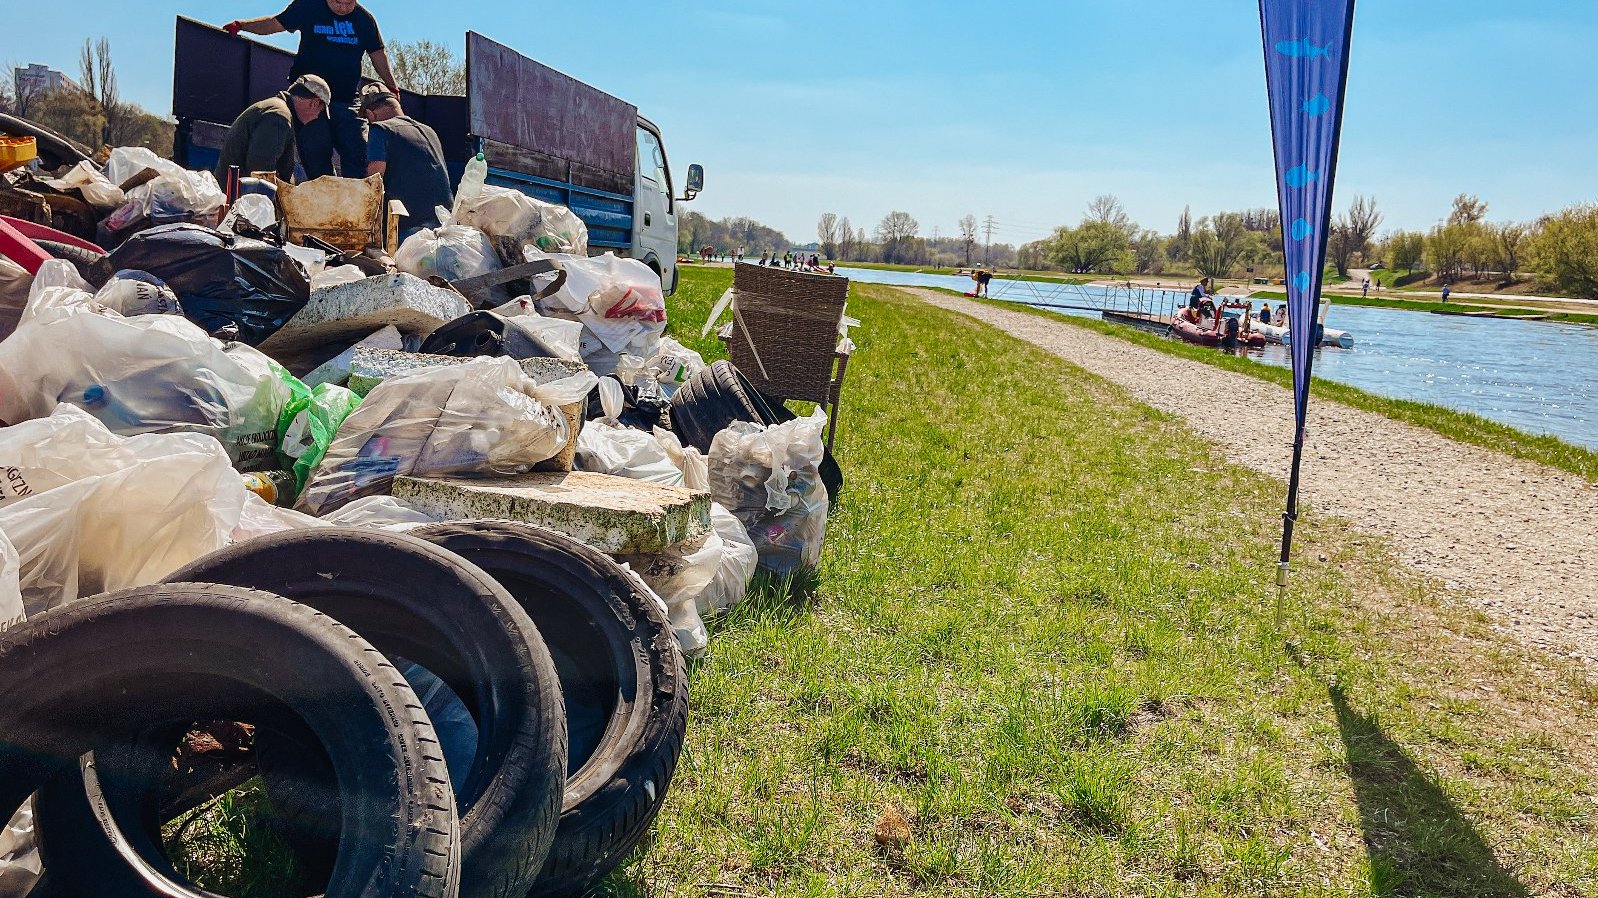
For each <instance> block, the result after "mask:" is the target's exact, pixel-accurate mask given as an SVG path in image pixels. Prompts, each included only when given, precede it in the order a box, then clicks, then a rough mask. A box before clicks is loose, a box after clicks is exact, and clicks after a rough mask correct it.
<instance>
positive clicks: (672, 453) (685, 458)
mask: <svg viewBox="0 0 1598 898" xmlns="http://www.w3.org/2000/svg"><path fill="white" fill-rule="evenodd" d="M655 442H657V443H659V444H660V448H661V449H663V450H665V452H666V457H667V458H669V459H671V463H672V464H674V465H676V466H677V470H679V471H681V472H682V485H683V486H686V487H688V488H689V489H691V490H704V491H705V492H709V491H710V467H709V465H707V464H706V463H705V456H704V454H703V453H701V452H700V451H699V450H698V449H695V448H694V447H692V446H684V445H683V444H682V440H680V439H678V437H677V435H676V434H675V433H672V432H671V431H669V430H663V429H661V428H659V427H657V428H655Z"/></svg>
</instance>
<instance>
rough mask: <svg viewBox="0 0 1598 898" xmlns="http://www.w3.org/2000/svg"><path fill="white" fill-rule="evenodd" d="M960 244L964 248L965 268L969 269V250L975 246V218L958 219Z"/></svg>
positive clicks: (971, 216) (970, 216)
mask: <svg viewBox="0 0 1598 898" xmlns="http://www.w3.org/2000/svg"><path fill="white" fill-rule="evenodd" d="M960 242H961V243H962V244H963V245H964V246H965V267H967V268H970V267H971V250H973V249H975V248H976V245H977V217H976V216H975V215H967V216H966V217H964V218H962V219H960Z"/></svg>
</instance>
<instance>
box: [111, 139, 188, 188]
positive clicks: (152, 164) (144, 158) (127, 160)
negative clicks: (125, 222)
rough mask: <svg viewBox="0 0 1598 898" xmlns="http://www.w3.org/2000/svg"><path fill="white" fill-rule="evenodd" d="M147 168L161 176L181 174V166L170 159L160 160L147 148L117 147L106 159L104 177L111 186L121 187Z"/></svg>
mask: <svg viewBox="0 0 1598 898" xmlns="http://www.w3.org/2000/svg"><path fill="white" fill-rule="evenodd" d="M147 168H150V169H154V170H155V171H156V172H157V174H161V175H176V174H181V173H182V172H183V166H181V165H178V164H177V163H176V162H173V161H172V160H170V159H162V158H161V157H160V156H157V155H156V154H155V151H154V150H152V149H150V148H149V147H117V148H116V149H114V150H112V151H111V154H110V155H109V156H107V157H106V160H105V177H106V180H108V181H110V182H111V183H112V184H115V185H117V186H118V187H121V186H123V185H125V184H127V183H128V181H129V180H130V179H131V178H133V176H134V175H137V174H140V173H141V172H143V171H144V170H145V169H147Z"/></svg>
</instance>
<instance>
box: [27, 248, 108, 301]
mask: <svg viewBox="0 0 1598 898" xmlns="http://www.w3.org/2000/svg"><path fill="white" fill-rule="evenodd" d="M33 243H34V245H35V246H37V247H39V248H40V249H42V250H44V251H45V252H47V253H49V254H50V257H51V258H53V259H61V260H64V261H67V262H71V263H72V267H73V268H76V269H77V270H78V275H79V276H80V277H82V278H83V279H84V280H85V281H88V282H89V286H91V287H93V288H95V289H96V290H98V289H100V288H101V287H104V286H105V282H106V281H108V280H110V279H111V275H112V271H111V266H110V264H109V263H107V262H106V261H105V253H95V252H91V251H90V250H86V249H84V248H83V247H81V246H73V245H72V244H70V243H58V242H56V241H54V240H35V241H33Z"/></svg>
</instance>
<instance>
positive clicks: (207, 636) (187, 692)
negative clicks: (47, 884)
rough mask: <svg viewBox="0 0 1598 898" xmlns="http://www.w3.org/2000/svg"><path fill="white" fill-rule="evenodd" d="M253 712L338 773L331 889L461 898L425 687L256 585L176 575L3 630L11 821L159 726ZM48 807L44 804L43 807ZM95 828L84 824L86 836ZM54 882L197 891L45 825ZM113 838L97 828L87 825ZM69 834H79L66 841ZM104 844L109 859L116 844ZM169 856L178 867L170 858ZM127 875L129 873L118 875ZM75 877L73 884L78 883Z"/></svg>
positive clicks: (4, 765)
mask: <svg viewBox="0 0 1598 898" xmlns="http://www.w3.org/2000/svg"><path fill="white" fill-rule="evenodd" d="M196 719H199V720H208V719H223V720H246V721H260V722H263V723H273V724H276V725H282V726H286V727H291V728H298V729H300V730H302V731H303V732H305V733H308V734H309V736H310V738H312V739H313V740H314V741H315V743H316V744H317V745H318V746H319V747H320V749H321V750H322V751H323V753H324V754H325V756H326V757H327V758H328V759H329V763H330V765H331V766H332V767H333V768H334V770H335V771H336V775H337V781H338V783H339V784H340V786H339V793H338V798H339V803H340V807H341V809H342V812H343V815H342V820H341V822H342V826H341V828H340V834H339V841H338V864H337V866H336V867H335V873H334V876H333V879H332V881H331V882H330V883H329V884H328V888H327V890H326V891H327V894H329V895H351V896H355V895H359V896H363V898H384V896H390V895H404V896H428V898H454V896H455V895H456V892H457V887H458V877H459V873H460V830H459V827H458V823H457V820H456V817H455V803H454V797H453V796H452V795H451V794H450V789H449V779H448V773H447V772H446V770H445V767H444V759H443V756H442V755H441V754H440V753H439V751H438V744H437V740H436V739H435V738H434V737H433V728H432V725H431V724H430V723H429V722H428V720H427V717H426V715H425V714H422V713H420V704H419V703H418V702H417V698H416V693H415V692H414V691H412V690H411V688H410V687H409V686H408V685H406V683H405V680H404V679H403V678H402V677H400V676H399V674H398V673H397V672H396V671H395V669H394V667H393V665H391V664H389V663H388V661H387V660H385V659H384V658H383V656H382V655H381V654H380V653H379V652H378V651H377V650H376V649H375V648H373V647H372V646H371V644H369V643H368V642H366V641H365V640H364V639H362V638H361V637H360V636H358V635H356V634H355V633H354V632H353V631H351V630H350V629H348V628H347V627H345V626H343V625H342V624H339V623H337V622H336V621H334V620H333V619H332V618H329V617H328V616H326V615H324V614H321V613H319V612H317V611H315V610H313V609H311V608H309V607H307V606H304V605H300V604H298V603H295V602H290V601H287V600H285V599H283V598H281V597H279V596H275V595H271V594H268V593H263V592H259V591H256V590H250V589H241V588H238V587H231V586H215V585H209V584H194V583H178V584H161V585H156V586H145V587H138V588H134V589H127V590H122V591H120V592H115V593H109V594H106V595H101V596H96V597H93V598H89V599H85V600H83V601H81V602H77V603H74V604H72V605H68V606H65V607H63V608H59V609H56V610H54V611H49V612H46V613H44V614H42V615H39V616H38V617H36V618H33V619H31V620H29V621H27V622H25V623H22V624H19V625H18V626H16V627H14V628H12V629H11V630H9V631H7V632H6V633H5V634H4V636H0V732H3V733H5V738H4V739H3V740H0V816H3V817H6V818H9V817H10V816H11V815H12V813H14V812H15V811H16V809H17V808H18V807H19V806H20V805H21V804H22V802H23V801H24V800H25V799H26V798H27V796H28V795H29V794H30V793H31V792H33V791H34V790H36V789H39V788H40V787H41V786H43V785H45V784H46V782H48V781H49V780H50V779H52V778H53V777H57V776H59V775H61V774H67V773H71V774H76V773H77V771H78V769H79V768H78V763H79V762H78V759H79V757H80V756H81V755H83V754H84V753H86V752H90V751H93V750H95V749H97V748H104V747H107V746H110V745H115V744H118V743H122V742H126V741H130V740H134V739H136V738H137V737H138V735H139V734H140V733H141V732H143V731H145V730H146V729H147V728H149V727H150V726H151V725H152V724H168V723H172V722H175V721H191V720H196ZM38 807H39V811H40V814H41V818H40V820H41V822H42V819H43V818H42V815H43V813H44V811H45V806H44V802H43V801H41V802H39V806H38ZM79 832H81V831H79ZM38 833H39V845H40V851H41V855H43V856H44V857H46V858H48V857H57V858H65V859H66V860H63V861H58V862H57V863H55V864H53V865H51V867H50V870H49V872H48V873H47V877H48V878H50V879H51V880H53V881H55V882H56V883H57V884H61V883H60V880H61V878H62V877H64V876H66V877H73V878H77V879H84V880H88V882H87V885H89V886H90V887H91V888H90V889H88V890H81V891H77V892H76V894H84V895H89V894H96V893H102V894H103V893H104V887H103V886H102V885H100V884H99V883H97V882H95V880H103V879H117V880H121V881H122V885H123V887H122V888H120V889H116V890H115V891H114V894H117V895H121V896H129V895H133V896H143V895H148V896H156V895H162V896H170V895H174V894H184V890H183V887H181V886H178V885H177V884H176V883H174V882H173V881H172V880H171V878H170V877H166V876H162V875H161V874H160V873H159V872H158V871H157V870H155V869H145V870H142V871H140V873H139V874H138V875H137V876H134V875H133V874H132V870H131V869H130V868H128V867H127V866H126V865H125V862H124V861H123V860H122V859H121V858H113V860H114V863H115V866H114V867H104V866H95V867H91V866H90V865H89V864H88V863H85V862H84V861H83V859H82V857H81V856H78V855H74V854H73V853H72V846H71V845H69V844H62V843H61V842H57V841H56V840H55V836H56V835H57V833H56V832H55V831H53V830H47V829H45V828H44V827H43V826H42V825H41V826H40V828H39V829H38ZM90 836H92V837H93V838H94V839H95V840H98V842H99V843H100V844H101V845H104V844H108V843H107V841H106V838H105V835H104V834H102V833H101V832H99V831H98V830H97V829H95V830H90V831H87V832H84V833H83V838H84V839H85V840H87V839H88V837H90ZM68 841H70V840H68ZM90 844H91V847H90V850H91V851H93V852H95V853H96V854H98V855H103V854H104V849H103V848H97V847H94V846H93V845H92V843H90ZM155 860H156V861H157V863H159V864H160V865H161V866H165V867H166V868H167V869H168V870H170V865H168V864H167V863H166V861H165V858H164V857H160V858H156V859H155ZM124 871H125V872H127V873H128V874H129V875H128V876H127V877H125V878H124V877H122V876H121V875H119V874H120V873H122V872H124ZM69 888H70V887H69Z"/></svg>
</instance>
